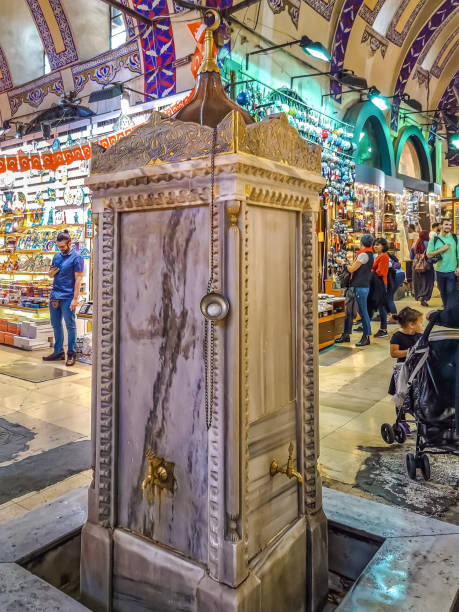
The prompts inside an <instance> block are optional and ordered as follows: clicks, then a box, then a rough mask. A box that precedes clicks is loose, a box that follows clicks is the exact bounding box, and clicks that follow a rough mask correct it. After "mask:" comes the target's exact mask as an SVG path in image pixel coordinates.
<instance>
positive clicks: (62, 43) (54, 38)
mask: <svg viewBox="0 0 459 612" xmlns="http://www.w3.org/2000/svg"><path fill="white" fill-rule="evenodd" d="M27 4H28V5H29V8H30V11H31V13H32V16H33V18H34V20H35V23H36V25H37V28H38V31H39V33H40V36H41V39H42V41H43V46H44V48H45V51H46V55H47V56H48V61H49V65H50V66H51V69H52V70H56V69H57V68H61V67H62V66H67V65H68V64H70V63H72V62H75V61H76V60H77V59H78V55H77V51H76V47H75V43H74V41H73V37H72V32H71V30H70V26H69V23H68V21H67V17H66V15H65V13H64V9H63V8H62V5H61V3H60V0H45V1H43V0H42V1H40V0H27ZM53 26H54V27H53Z"/></svg>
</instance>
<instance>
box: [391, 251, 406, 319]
mask: <svg viewBox="0 0 459 612" xmlns="http://www.w3.org/2000/svg"><path fill="white" fill-rule="evenodd" d="M387 254H388V255H389V272H388V274H387V309H388V311H389V316H390V317H391V316H392V315H395V314H397V307H396V306H395V301H394V297H395V293H396V291H397V289H398V288H399V287H401V286H402V285H403V283H404V281H405V272H404V271H403V270H402V266H401V264H400V262H399V260H398V259H397V257H396V256H395V255H392V253H387ZM388 323H395V320H392V319H391V318H388Z"/></svg>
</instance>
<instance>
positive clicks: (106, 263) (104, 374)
mask: <svg viewBox="0 0 459 612" xmlns="http://www.w3.org/2000/svg"><path fill="white" fill-rule="evenodd" d="M100 225H101V226H102V231H101V240H102V245H101V248H102V253H101V257H100V263H101V265H100V270H99V279H100V282H101V286H100V288H99V291H100V302H99V303H100V321H99V325H100V347H99V350H100V354H99V358H98V363H99V368H100V385H99V388H100V409H99V420H98V436H97V439H98V440H99V444H100V451H99V452H98V456H97V460H98V463H99V465H98V474H99V482H98V485H99V522H100V524H101V525H103V526H104V527H111V526H112V524H111V523H112V505H113V480H112V478H113V472H112V470H113V426H114V419H115V414H114V405H113V404H114V387H115V378H116V375H115V359H114V350H115V346H114V345H115V331H114V294H113V292H114V287H115V261H114V256H115V255H114V253H115V214H114V212H113V210H110V209H108V210H105V211H104V213H103V214H102V215H101V219H100Z"/></svg>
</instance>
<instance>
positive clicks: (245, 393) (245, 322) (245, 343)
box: [241, 203, 249, 567]
mask: <svg viewBox="0 0 459 612" xmlns="http://www.w3.org/2000/svg"><path fill="white" fill-rule="evenodd" d="M242 225H243V235H242V275H241V279H242V287H241V289H242V305H241V332H242V342H241V357H242V360H241V386H242V389H241V391H242V394H241V397H242V416H241V424H242V428H241V430H242V432H243V437H242V440H241V448H242V474H241V476H242V486H241V488H242V491H243V493H242V503H243V508H242V541H243V554H244V565H245V566H246V567H248V564H249V512H248V508H247V500H248V499H249V478H248V473H249V207H248V206H247V203H244V205H243V209H242Z"/></svg>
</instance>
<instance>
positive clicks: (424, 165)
mask: <svg viewBox="0 0 459 612" xmlns="http://www.w3.org/2000/svg"><path fill="white" fill-rule="evenodd" d="M408 140H411V141H412V143H413V145H414V148H415V149H416V153H417V154H418V159H419V164H420V166H421V178H422V180H424V181H427V182H428V183H432V182H433V175H432V160H431V159H430V151H429V147H428V145H427V142H426V140H425V138H424V134H423V133H422V132H421V130H420V129H419V128H418V127H416V126H414V125H407V126H405V127H404V128H402V129H401V130H400V132H399V134H398V136H397V138H396V139H395V141H394V151H395V168H396V170H397V172H398V165H399V163H400V157H401V155H402V151H403V147H404V146H405V144H406V142H407V141H408Z"/></svg>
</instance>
